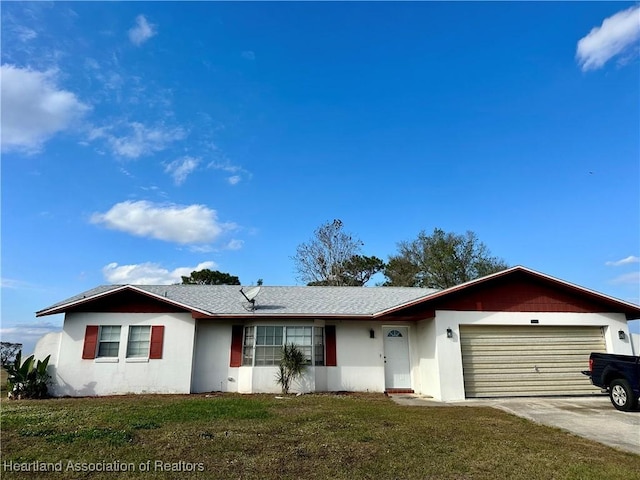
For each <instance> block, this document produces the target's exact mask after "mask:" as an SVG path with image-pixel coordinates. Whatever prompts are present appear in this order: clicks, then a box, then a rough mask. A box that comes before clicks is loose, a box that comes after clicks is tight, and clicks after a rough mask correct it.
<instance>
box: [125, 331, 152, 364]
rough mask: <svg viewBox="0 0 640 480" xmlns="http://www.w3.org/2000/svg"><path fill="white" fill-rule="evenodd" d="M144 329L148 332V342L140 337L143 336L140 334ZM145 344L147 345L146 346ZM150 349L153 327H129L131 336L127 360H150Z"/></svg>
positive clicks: (129, 335) (128, 341)
mask: <svg viewBox="0 0 640 480" xmlns="http://www.w3.org/2000/svg"><path fill="white" fill-rule="evenodd" d="M144 329H146V330H147V334H146V340H145V339H144V338H143V337H140V335H141V333H140V332H141V331H143V330H144ZM134 337H136V338H134ZM141 338H142V339H141ZM145 343H146V346H145V345H144V344H145ZM141 347H142V348H141ZM134 348H135V352H134V351H133V350H134ZM150 349H151V325H129V334H128V336H127V359H132V358H149V351H150Z"/></svg>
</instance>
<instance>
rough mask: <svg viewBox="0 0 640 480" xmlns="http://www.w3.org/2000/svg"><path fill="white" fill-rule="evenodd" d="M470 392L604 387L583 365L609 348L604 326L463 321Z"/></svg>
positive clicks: (489, 393)
mask: <svg viewBox="0 0 640 480" xmlns="http://www.w3.org/2000/svg"><path fill="white" fill-rule="evenodd" d="M460 344H461V348H462V368H463V371H464V390H465V394H466V396H467V398H475V397H512V396H542V395H584V394H590V393H597V392H599V389H598V388H595V387H594V386H593V385H591V382H590V380H589V378H588V377H587V376H585V375H582V374H581V373H580V372H581V371H582V370H587V369H588V368H589V354H590V353H591V352H605V351H606V348H605V342H604V336H603V331H602V328H600V327H545V326H537V325H536V326H522V327H520V326H517V327H511V326H510V327H503V326H469V325H461V326H460Z"/></svg>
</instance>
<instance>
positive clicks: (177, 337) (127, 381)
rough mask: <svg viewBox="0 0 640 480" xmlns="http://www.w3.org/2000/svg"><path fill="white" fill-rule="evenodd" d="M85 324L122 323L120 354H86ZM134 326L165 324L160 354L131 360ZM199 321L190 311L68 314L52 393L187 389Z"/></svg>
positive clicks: (93, 393)
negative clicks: (130, 333) (88, 357)
mask: <svg viewBox="0 0 640 480" xmlns="http://www.w3.org/2000/svg"><path fill="white" fill-rule="evenodd" d="M87 325H120V326H121V327H122V328H121V331H120V348H119V354H118V357H117V358H113V359H112V358H108V359H100V358H97V359H92V360H84V359H82V349H83V345H84V336H85V331H86V327H87ZM130 325H164V327H165V329H164V342H163V353H162V358H161V359H157V360H149V359H127V358H126V350H127V337H128V331H129V326H130ZM194 332H195V321H194V319H193V318H192V317H191V315H190V314H188V313H161V314H158V313H84V312H77V313H67V314H66V315H65V321H64V327H63V330H62V333H61V338H60V350H59V352H60V353H59V355H58V358H57V362H56V366H55V373H54V375H53V382H54V383H53V385H52V389H51V392H52V394H53V395H56V396H62V395H69V396H92V395H114V394H126V393H189V392H190V386H191V367H192V359H193V351H194V350H193V348H194Z"/></svg>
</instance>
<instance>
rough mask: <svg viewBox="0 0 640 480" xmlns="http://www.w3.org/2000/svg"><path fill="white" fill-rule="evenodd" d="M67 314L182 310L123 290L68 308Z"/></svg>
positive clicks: (137, 293)
mask: <svg viewBox="0 0 640 480" xmlns="http://www.w3.org/2000/svg"><path fill="white" fill-rule="evenodd" d="M67 311H68V312H118V313H171V312H184V311H186V310H185V309H183V308H180V307H178V306H176V305H171V304H170V303H165V302H163V301H161V300H158V299H155V298H152V297H150V296H148V295H144V294H142V293H139V292H133V291H131V290H124V291H119V292H115V293H113V294H110V295H105V296H104V297H100V298H96V299H95V300H91V301H88V302H86V303H81V304H80V305H77V306H75V307H72V308H69V309H68V310H67Z"/></svg>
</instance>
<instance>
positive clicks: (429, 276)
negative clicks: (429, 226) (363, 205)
mask: <svg viewBox="0 0 640 480" xmlns="http://www.w3.org/2000/svg"><path fill="white" fill-rule="evenodd" d="M506 268H508V265H507V264H506V263H505V261H504V260H502V259H501V258H498V257H493V256H491V252H490V251H489V249H488V248H487V246H486V245H485V244H484V243H482V242H480V241H479V240H478V237H477V236H476V234H475V233H473V232H471V231H467V233H466V234H464V235H457V234H455V233H450V232H445V231H444V230H441V229H439V228H436V229H434V231H433V233H432V234H431V235H427V234H426V233H425V232H424V231H422V232H420V233H419V234H418V238H416V239H415V240H413V241H410V242H406V241H405V242H400V243H399V244H398V253H397V254H396V255H392V256H391V257H390V258H389V262H388V264H387V267H386V269H385V271H384V275H385V277H386V278H387V281H386V282H385V284H384V285H385V286H398V287H427V288H441V289H444V288H449V287H453V286H455V285H459V284H461V283H464V282H468V281H470V280H474V279H476V278H479V277H484V276H486V275H490V274H492V273H495V272H499V271H501V270H504V269H506Z"/></svg>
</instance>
